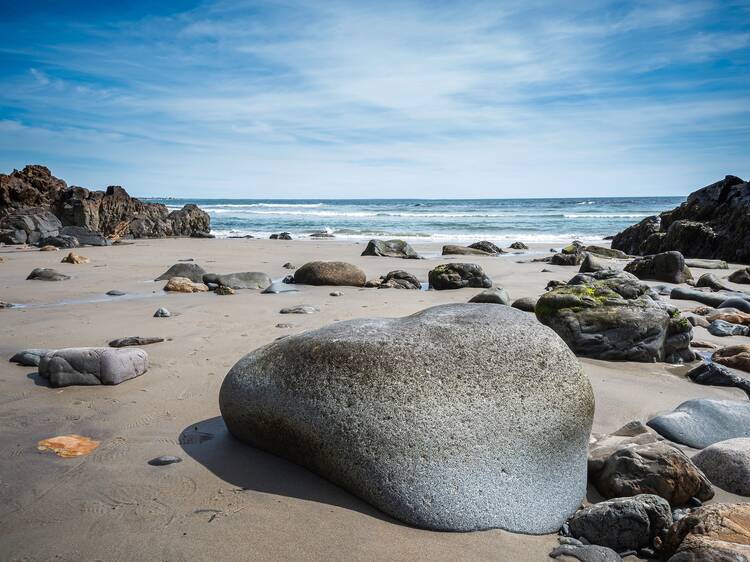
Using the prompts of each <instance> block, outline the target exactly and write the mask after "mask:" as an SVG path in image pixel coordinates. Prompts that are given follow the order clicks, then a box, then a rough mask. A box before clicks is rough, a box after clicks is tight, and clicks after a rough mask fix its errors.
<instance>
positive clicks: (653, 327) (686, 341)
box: [535, 270, 695, 363]
mask: <svg viewBox="0 0 750 562" xmlns="http://www.w3.org/2000/svg"><path fill="white" fill-rule="evenodd" d="M535 312H536V316H537V318H538V319H539V321H540V322H542V324H545V325H547V326H549V327H551V328H552V329H553V330H555V332H557V333H558V334H559V335H560V337H562V339H563V340H565V342H566V343H567V344H568V345H569V346H570V348H571V349H572V350H573V352H574V353H576V355H580V356H582V357H593V358H596V359H606V360H610V361H612V360H618V361H643V362H653V361H666V362H670V363H680V362H683V361H692V360H693V359H694V358H695V353H694V352H693V351H692V350H691V349H690V341H691V340H692V326H691V325H690V323H689V322H688V321H687V319H685V318H683V317H682V316H681V315H680V313H679V311H678V310H677V309H676V308H674V307H672V306H669V305H668V304H666V303H664V302H662V301H660V300H659V298H658V295H656V294H654V293H653V292H652V291H651V289H650V288H649V287H648V286H647V285H645V284H643V283H641V282H640V281H638V279H637V278H635V277H634V276H633V275H630V274H629V273H624V272H619V271H611V270H605V271H599V272H595V273H591V274H578V275H576V276H575V277H574V278H573V279H571V280H570V281H569V282H568V284H566V285H562V286H558V287H556V288H553V289H552V290H550V291H548V292H547V293H546V294H544V295H542V296H541V297H540V298H539V300H538V301H537V303H536V307H535Z"/></svg>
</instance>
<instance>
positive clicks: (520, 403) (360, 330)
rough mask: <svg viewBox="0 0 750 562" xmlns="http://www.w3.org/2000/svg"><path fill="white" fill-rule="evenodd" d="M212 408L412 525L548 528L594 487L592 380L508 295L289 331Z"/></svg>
mask: <svg viewBox="0 0 750 562" xmlns="http://www.w3.org/2000/svg"><path fill="white" fill-rule="evenodd" d="M467 349H470V350H471V353H466V352H465V350H467ZM219 405H220V408H221V412H222V415H223V416H224V421H225V422H226V424H227V427H228V428H229V431H230V432H231V433H232V434H233V435H234V436H235V437H237V438H238V439H240V440H242V441H245V442H247V443H249V444H251V445H253V446H255V447H258V448H261V449H264V450H266V451H269V452H271V453H273V454H276V455H278V456H281V457H284V458H286V459H289V460H291V461H293V462H296V463H299V464H302V465H304V466H306V467H308V468H310V469H311V470H313V471H315V472H317V473H318V474H320V475H322V476H324V477H325V478H328V479H329V480H331V481H333V482H334V483H336V484H338V485H340V486H342V487H344V488H346V489H347V490H349V491H350V492H352V493H354V494H356V495H358V496H359V497H361V498H363V499H365V500H366V501H368V502H370V503H371V504H372V505H374V506H376V507H377V508H379V509H381V510H382V511H384V512H386V513H388V514H389V515H391V516H393V517H396V518H397V519H400V520H401V521H404V522H406V523H408V524H411V525H415V526H418V527H423V528H428V529H438V530H451V531H470V530H477V529H487V528H493V527H500V528H504V529H507V530H510V531H514V532H523V533H549V532H553V531H556V530H557V529H559V527H560V525H561V524H562V523H563V522H564V521H565V519H566V518H567V517H568V516H569V515H571V514H572V513H573V512H574V511H575V510H576V508H577V507H578V505H579V503H580V501H581V498H582V497H583V495H584V493H585V490H586V468H585V464H586V441H587V439H588V435H589V431H590V427H591V422H592V414H593V406H594V402H593V395H592V392H591V387H590V385H589V382H588V380H587V379H586V377H585V375H584V374H583V372H582V370H581V367H580V365H579V364H578V362H577V361H576V359H575V357H574V356H573V355H572V354H571V353H570V351H569V350H568V348H567V347H566V346H565V344H564V343H563V342H562V341H561V340H560V339H559V338H558V337H557V336H556V335H555V334H554V333H553V332H552V331H551V330H549V329H547V328H545V327H543V326H540V325H539V324H538V323H537V322H536V321H535V320H534V319H533V318H530V317H529V316H527V315H525V314H523V313H521V312H520V311H516V310H514V309H512V308H510V307H505V306H495V305H475V304H472V305H469V304H453V305H444V306H437V307H433V308H429V309H426V310H423V311H421V312H418V313H416V314H414V315H412V316H408V317H405V318H396V319H386V318H379V319H360V320H351V321H344V322H337V323H334V324H331V325H329V326H326V327H323V328H321V329H318V330H313V331H309V332H305V333H302V334H298V335H292V336H288V337H285V338H284V339H282V340H279V341H276V342H274V343H271V344H270V345H267V346H264V347H262V348H260V349H258V350H256V351H254V352H253V353H250V354H249V355H247V356H245V357H244V358H243V359H241V360H240V361H239V362H238V363H237V364H236V365H235V366H234V367H233V368H232V369H231V371H230V372H229V374H228V375H227V377H226V379H225V380H224V383H223V385H222V388H221V392H220V397H219Z"/></svg>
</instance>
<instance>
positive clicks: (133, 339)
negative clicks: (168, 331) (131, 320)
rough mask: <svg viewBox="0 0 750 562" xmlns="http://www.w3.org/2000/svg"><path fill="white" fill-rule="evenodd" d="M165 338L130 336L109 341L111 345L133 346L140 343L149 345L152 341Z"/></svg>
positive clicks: (159, 341)
mask: <svg viewBox="0 0 750 562" xmlns="http://www.w3.org/2000/svg"><path fill="white" fill-rule="evenodd" d="M163 341H164V338H156V337H143V336H129V337H127V338H118V339H116V340H112V341H111V342H109V347H133V346H138V345H149V344H152V343H161V342H163Z"/></svg>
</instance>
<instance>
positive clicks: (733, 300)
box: [719, 295, 750, 313]
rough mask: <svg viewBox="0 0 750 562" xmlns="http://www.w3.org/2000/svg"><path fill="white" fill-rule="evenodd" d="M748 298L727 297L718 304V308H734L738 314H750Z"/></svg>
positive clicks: (745, 296)
mask: <svg viewBox="0 0 750 562" xmlns="http://www.w3.org/2000/svg"><path fill="white" fill-rule="evenodd" d="M748 298H750V297H748V296H747V295H743V296H735V297H729V298H728V299H726V300H725V301H723V302H722V303H721V304H719V308H736V309H737V310H739V311H740V312H746V313H747V312H750V300H748Z"/></svg>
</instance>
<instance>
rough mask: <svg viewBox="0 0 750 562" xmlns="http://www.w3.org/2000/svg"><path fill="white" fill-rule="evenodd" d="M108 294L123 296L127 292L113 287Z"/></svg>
mask: <svg viewBox="0 0 750 562" xmlns="http://www.w3.org/2000/svg"><path fill="white" fill-rule="evenodd" d="M106 294H107V295H108V296H110V297H122V296H123V295H125V294H127V293H125V292H124V291H118V290H117V289H112V290H111V291H107V293H106Z"/></svg>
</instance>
